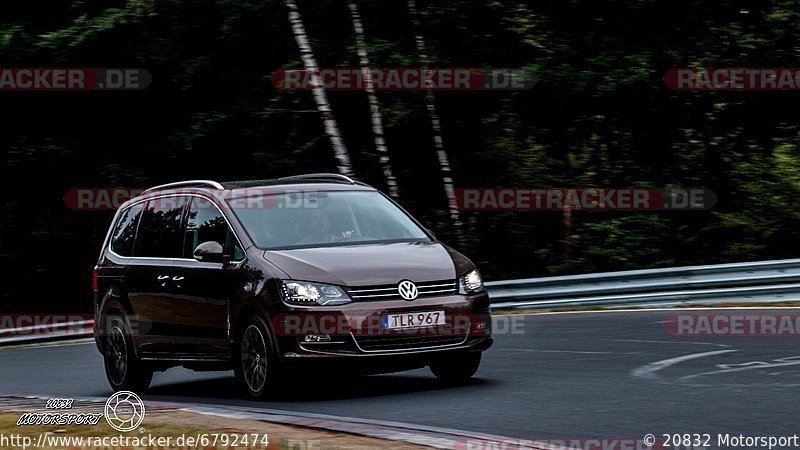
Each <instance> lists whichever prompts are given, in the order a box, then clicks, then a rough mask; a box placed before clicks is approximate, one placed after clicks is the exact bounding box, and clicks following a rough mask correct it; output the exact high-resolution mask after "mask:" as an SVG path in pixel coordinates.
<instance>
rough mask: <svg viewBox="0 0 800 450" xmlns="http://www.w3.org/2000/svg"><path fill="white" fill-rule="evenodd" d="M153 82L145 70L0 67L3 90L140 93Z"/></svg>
mask: <svg viewBox="0 0 800 450" xmlns="http://www.w3.org/2000/svg"><path fill="white" fill-rule="evenodd" d="M152 80H153V77H152V76H151V75H150V72H148V71H147V70H145V69H124V68H79V67H66V68H52V67H33V68H0V91H139V90H142V89H146V88H147V87H148V86H150V83H151V82H152Z"/></svg>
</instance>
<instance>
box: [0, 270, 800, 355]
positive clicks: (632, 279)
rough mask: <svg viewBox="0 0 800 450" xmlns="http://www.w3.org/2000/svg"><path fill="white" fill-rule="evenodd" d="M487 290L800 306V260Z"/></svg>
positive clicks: (578, 303)
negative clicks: (780, 302)
mask: <svg viewBox="0 0 800 450" xmlns="http://www.w3.org/2000/svg"><path fill="white" fill-rule="evenodd" d="M486 288H487V289H488V290H489V297H490V298H491V301H492V308H493V309H495V310H504V309H505V310H507V309H516V308H520V309H550V308H566V307H582V306H625V305H636V306H674V305H680V304H714V303H729V302H730V303H742V302H748V303H749V302H779V301H800V259H785V260H777V261H758V262H749V263H735V264H718V265H711V266H689V267H672V268H667V269H649V270H631V271H624V272H606V273H593V274H587V275H571V276H561V277H547V278H529V279H523V280H505V281H492V282H487V283H486ZM93 322H94V321H92V320H81V321H74V322H68V323H59V324H56V325H35V326H28V327H20V328H0V346H5V345H18V344H27V343H37V342H46V341H60V340H65V339H80V338H85V337H89V336H91V335H92V334H93V333H92V325H93Z"/></svg>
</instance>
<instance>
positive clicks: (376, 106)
mask: <svg viewBox="0 0 800 450" xmlns="http://www.w3.org/2000/svg"><path fill="white" fill-rule="evenodd" d="M347 7H348V8H349V9H350V18H351V19H352V21H353V30H354V32H355V35H356V51H357V52H358V59H359V64H360V65H361V74H362V76H363V77H364V87H365V91H366V92H367V98H368V100H369V113H370V119H371V121H372V134H373V136H374V137H375V149H376V150H378V158H379V161H380V164H381V168H382V169H383V176H384V178H385V179H386V185H387V186H388V187H389V195H390V196H391V197H392V198H393V199H395V200H398V199H399V193H398V187H397V179H395V177H394V173H393V172H392V164H391V160H390V159H389V148H388V147H387V146H386V140H385V139H384V136H383V114H381V106H380V103H378V96H377V95H376V94H375V89H374V87H373V84H372V72H371V71H370V65H369V54H368V53H367V40H366V38H365V37H364V25H363V24H362V23H361V14H360V13H359V12H358V5H357V4H356V2H355V0H348V2H347Z"/></svg>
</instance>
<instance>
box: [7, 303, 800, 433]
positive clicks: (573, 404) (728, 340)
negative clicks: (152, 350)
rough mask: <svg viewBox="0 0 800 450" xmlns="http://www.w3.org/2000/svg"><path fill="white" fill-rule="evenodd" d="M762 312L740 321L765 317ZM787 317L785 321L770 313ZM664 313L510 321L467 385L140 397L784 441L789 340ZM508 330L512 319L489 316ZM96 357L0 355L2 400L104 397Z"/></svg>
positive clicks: (430, 381) (429, 382) (196, 378)
mask: <svg viewBox="0 0 800 450" xmlns="http://www.w3.org/2000/svg"><path fill="white" fill-rule="evenodd" d="M768 312H769V311H768V310H761V311H753V310H748V311H746V313H748V314H755V313H768ZM775 312H778V313H783V314H788V313H792V312H797V310H795V311H786V310H783V311H775ZM672 314H674V313H670V312H660V311H653V312H613V313H608V312H606V313H582V314H554V315H536V316H518V318H517V319H514V320H519V321H521V322H520V323H522V326H521V327H519V328H520V329H518V330H516V331H515V332H506V331H508V327H505V330H504V329H502V324H500V323H498V324H497V325H496V327H498V326H500V327H499V328H500V329H496V331H497V333H496V341H495V345H494V347H493V348H492V349H491V350H489V351H488V352H487V353H485V354H484V360H483V364H482V366H481V369H480V370H479V372H478V374H477V377H476V379H475V380H474V382H472V383H471V384H468V385H465V386H458V387H446V386H443V385H441V384H440V383H438V382H437V381H436V379H435V378H433V376H432V375H431V374H430V373H429V372H428V371H427V370H417V371H413V372H405V373H401V374H392V375H381V376H370V377H361V378H357V379H354V380H353V381H352V382H349V383H342V382H337V383H336V384H333V383H326V379H325V374H324V373H321V374H319V377H318V379H319V384H318V385H317V386H308V385H302V386H295V388H294V389H286V390H285V391H286V393H285V394H283V395H282V396H281V397H280V398H279V399H277V400H274V401H270V402H265V403H256V402H251V401H248V400H246V399H244V398H242V397H241V395H240V394H239V391H238V390H237V387H236V385H235V384H234V380H233V378H232V373H228V372H213V373H193V372H190V371H187V370H184V369H172V370H170V371H168V372H165V373H158V374H156V376H155V379H154V382H153V387H152V389H151V391H150V392H149V393H148V394H146V395H145V396H144V398H145V400H160V401H180V402H198V403H223V404H235V405H247V406H251V407H255V408H268V409H282V410H293V411H303V412H313V413H321V414H333V415H340V416H348V417H361V418H371V419H378V420H391V421H400V422H408V423H414V424H423V425H428V426H436V427H446V428H455V429H462V430H469V431H475V432H481V433H489V434H494V435H503V436H510V437H519V438H527V439H556V438H564V437H570V438H584V437H585V438H590V437H593V438H597V437H629V438H631V437H641V436H643V435H644V434H645V433H653V434H655V435H657V436H658V435H660V434H662V433H714V434H716V433H731V434H737V435H738V434H739V433H743V434H745V435H747V434H751V435H752V434H757V435H786V434H788V435H791V434H794V433H797V432H800V428H799V427H798V425H797V418H798V417H800V411H798V409H800V408H798V400H800V394H798V389H800V337H798V336H772V337H770V336H759V337H745V336H715V337H701V336H694V337H690V336H675V335H672V334H670V333H668V332H667V329H666V327H665V321H667V320H668V319H669V317H670V315H672ZM501 320H503V321H506V322H505V323H507V321H508V320H510V319H501ZM110 392H111V391H110V389H109V388H108V385H107V383H106V380H105V377H104V374H103V368H102V360H101V357H100V354H99V353H98V352H97V350H96V349H95V347H94V346H93V345H91V344H89V345H71V346H62V347H47V348H25V349H5V350H0V394H30V395H47V396H58V397H80V396H94V397H103V396H107V395H109V394H110Z"/></svg>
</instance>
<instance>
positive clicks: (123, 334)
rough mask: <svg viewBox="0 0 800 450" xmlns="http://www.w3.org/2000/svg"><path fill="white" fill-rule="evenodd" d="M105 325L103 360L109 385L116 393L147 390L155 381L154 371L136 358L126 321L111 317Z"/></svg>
mask: <svg viewBox="0 0 800 450" xmlns="http://www.w3.org/2000/svg"><path fill="white" fill-rule="evenodd" d="M105 323H106V325H105V329H104V330H103V332H104V344H103V359H104V365H105V369H106V378H107V379H108V384H110V385H111V388H112V389H114V391H115V392H117V391H138V392H142V391H145V390H147V388H148V387H150V382H151V381H152V380H153V370H152V369H150V368H149V367H147V365H146V364H145V363H143V362H142V361H141V360H139V359H138V358H137V357H136V353H135V352H134V350H133V341H132V340H131V334H130V332H129V330H128V327H127V326H126V325H125V321H124V320H123V319H122V318H121V317H119V316H110V317H109V318H108V320H106V322H105Z"/></svg>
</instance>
